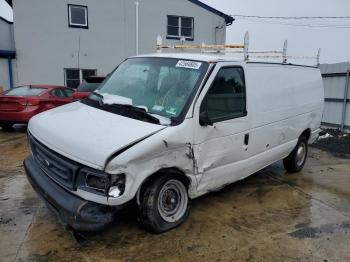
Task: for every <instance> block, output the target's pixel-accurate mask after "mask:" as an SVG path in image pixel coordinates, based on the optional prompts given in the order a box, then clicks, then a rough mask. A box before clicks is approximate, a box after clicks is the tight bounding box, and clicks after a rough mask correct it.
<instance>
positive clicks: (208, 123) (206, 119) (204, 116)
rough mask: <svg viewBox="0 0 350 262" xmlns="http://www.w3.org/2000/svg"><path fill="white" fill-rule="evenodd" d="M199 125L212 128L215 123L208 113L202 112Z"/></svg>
mask: <svg viewBox="0 0 350 262" xmlns="http://www.w3.org/2000/svg"><path fill="white" fill-rule="evenodd" d="M199 124H200V125H201V126H212V125H213V124H214V123H213V121H212V120H210V119H209V117H208V112H207V111H202V112H201V113H200V114H199Z"/></svg>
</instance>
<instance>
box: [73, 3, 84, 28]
mask: <svg viewBox="0 0 350 262" xmlns="http://www.w3.org/2000/svg"><path fill="white" fill-rule="evenodd" d="M68 24H69V26H70V27H77V28H88V27H89V25H88V8H87V6H83V5H68Z"/></svg>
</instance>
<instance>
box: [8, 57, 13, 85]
mask: <svg viewBox="0 0 350 262" xmlns="http://www.w3.org/2000/svg"><path fill="white" fill-rule="evenodd" d="M7 63H8V68H9V79H10V88H13V87H14V86H13V70H12V59H11V57H10V56H9V57H8V58H7Z"/></svg>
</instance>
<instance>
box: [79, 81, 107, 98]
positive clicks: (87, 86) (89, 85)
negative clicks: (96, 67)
mask: <svg viewBox="0 0 350 262" xmlns="http://www.w3.org/2000/svg"><path fill="white" fill-rule="evenodd" d="M105 78H106V77H105V76H89V77H87V78H85V80H84V81H83V82H82V83H81V84H80V85H79V86H78V88H77V90H76V92H75V93H74V95H73V97H74V98H75V99H83V98H86V97H87V96H88V95H89V94H90V93H91V92H92V91H95V90H96V88H97V87H98V86H99V85H100V84H101V83H102V82H103V80H105Z"/></svg>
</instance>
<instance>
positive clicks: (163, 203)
mask: <svg viewBox="0 0 350 262" xmlns="http://www.w3.org/2000/svg"><path fill="white" fill-rule="evenodd" d="M189 210H190V199H189V198H188V194H187V188H186V186H185V184H184V182H183V181H182V180H181V179H179V178H178V177H177V176H161V177H159V178H157V179H155V180H154V181H153V182H151V183H149V184H148V185H147V188H146V189H145V190H144V193H143V195H142V199H141V206H140V217H141V223H142V225H143V226H144V228H145V229H146V230H148V231H149V232H151V233H156V234H158V233H162V232H165V231H168V230H170V229H173V228H175V227H177V226H179V225H180V224H182V223H183V222H184V221H185V220H186V218H187V217H188V215H189Z"/></svg>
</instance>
